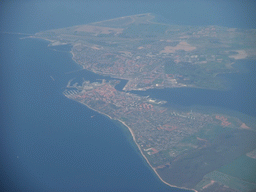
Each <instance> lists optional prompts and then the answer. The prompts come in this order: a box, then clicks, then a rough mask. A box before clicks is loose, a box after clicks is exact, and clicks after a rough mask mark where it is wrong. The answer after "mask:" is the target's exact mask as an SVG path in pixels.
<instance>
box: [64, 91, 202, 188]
mask: <svg viewBox="0 0 256 192" xmlns="http://www.w3.org/2000/svg"><path fill="white" fill-rule="evenodd" d="M65 97H66V96H65ZM67 98H68V97H67ZM68 99H69V98H68ZM72 100H73V99H72ZM74 101H76V100H74ZM76 102H78V103H80V104H82V105H85V106H86V107H88V108H89V109H91V110H93V111H95V112H97V113H99V114H102V115H105V116H107V117H108V118H110V119H111V120H117V121H119V122H120V123H122V124H123V125H124V126H125V127H127V128H128V130H129V132H130V134H131V136H132V138H133V141H134V143H135V144H136V146H137V147H138V149H139V151H140V153H141V155H142V156H143V157H144V159H145V160H146V162H147V163H148V165H149V166H150V167H151V169H152V170H153V171H154V172H155V174H156V175H157V177H158V178H159V179H160V180H161V181H162V182H163V183H164V184H166V185H168V186H169V187H172V188H178V189H184V190H189V191H194V192H198V191H197V190H195V189H189V188H186V187H179V186H176V185H171V184H170V183H167V182H166V181H164V180H163V179H162V178H161V176H160V175H159V174H158V173H157V171H156V168H154V167H153V166H152V165H151V164H150V162H149V160H148V159H147V157H146V156H145V155H144V153H143V151H142V149H141V148H140V146H139V145H138V143H137V142H136V139H135V134H134V133H133V131H132V129H131V128H130V127H129V126H128V125H126V123H125V122H123V121H121V120H119V119H114V118H112V117H111V116H110V115H107V114H105V113H103V112H100V111H98V110H96V109H93V108H92V107H90V106H88V105H87V104H85V103H82V102H79V101H76Z"/></svg>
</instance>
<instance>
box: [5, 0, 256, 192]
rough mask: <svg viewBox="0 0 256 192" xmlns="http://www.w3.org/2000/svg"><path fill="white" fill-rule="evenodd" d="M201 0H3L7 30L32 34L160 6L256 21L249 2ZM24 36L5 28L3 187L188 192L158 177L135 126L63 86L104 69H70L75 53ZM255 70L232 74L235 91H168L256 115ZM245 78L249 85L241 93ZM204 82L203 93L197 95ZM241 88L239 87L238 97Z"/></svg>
mask: <svg viewBox="0 0 256 192" xmlns="http://www.w3.org/2000/svg"><path fill="white" fill-rule="evenodd" d="M178 2H179V3H178ZM194 2H195V3H192V1H161V2H160V3H159V1H157V2H156V1H146V0H145V1H138V2H137V1H109V2H106V1H93V2H92V1H84V2H82V1H78V2H76V3H73V2H72V1H64V2H63V1H54V2H50V1H44V2H43V1H24V2H22V1H1V2H0V9H1V11H0V18H1V19H0V31H8V32H21V33H30V34H31V33H32V34H33V33H35V32H38V31H43V30H47V29H53V28H61V27H68V26H72V25H78V24H85V23H90V22H95V21H100V20H104V19H110V18H114V17H119V16H125V15H131V14H138V13H145V12H152V13H155V14H160V15H161V18H160V19H162V20H165V21H168V22H170V23H172V24H190V25H222V26H227V27H241V28H256V24H255V21H254V18H255V16H256V13H255V12H254V9H253V7H252V6H250V4H249V3H243V4H241V2H242V1H232V3H231V1H225V3H218V2H216V3H214V2H210V1H209V2H208V1H194ZM240 5H243V7H242V6H240ZM109 10H111V11H109ZM216 13H219V14H216ZM245 13H246V14H245ZM234 15H236V18H233V17H234ZM163 18H164V19H163ZM20 37H22V36H20V35H10V34H0V40H1V41H0V43H1V44H0V61H1V65H0V67H1V68H0V69H1V76H0V78H1V79H0V99H1V102H0V115H1V122H0V127H1V129H0V145H1V147H0V154H1V159H0V162H1V167H0V173H1V174H0V181H1V189H4V190H5V191H22V192H23V191H172V192H173V191H182V190H178V189H173V188H170V187H168V186H166V185H165V184H163V183H162V182H161V181H160V180H159V179H158V178H157V177H156V176H155V174H154V173H153V171H152V170H151V169H150V168H149V166H147V164H146V162H145V160H144V159H143V158H142V157H141V156H140V155H139V153H138V151H137V150H136V148H135V147H134V146H133V145H132V144H131V137H130V136H129V134H127V131H124V130H122V129H121V128H120V127H118V126H117V125H116V124H114V123H113V122H111V121H110V120H109V119H108V118H106V117H104V116H102V115H99V114H97V113H96V112H94V111H92V110H89V109H88V108H86V107H84V106H82V105H80V104H78V103H76V102H74V101H71V100H68V99H67V98H65V97H64V96H63V95H62V91H63V89H64V87H65V86H66V83H67V81H68V80H70V79H71V78H73V77H84V78H85V79H88V80H91V81H94V80H96V79H100V78H102V77H101V76H99V75H95V74H93V73H91V72H87V71H78V72H74V73H69V72H70V71H77V70H80V69H81V68H80V67H79V66H78V65H77V64H76V63H74V62H73V61H72V59H71V54H69V53H66V52H57V51H53V50H52V48H49V47H47V44H48V43H47V42H45V41H43V40H38V39H23V40H21V39H20ZM248 65H249V66H252V65H250V64H248ZM251 71H252V72H253V73H251V74H252V75H249V76H248V75H247V76H243V75H242V76H234V77H232V78H233V79H234V81H233V82H234V83H236V84H237V85H238V87H237V88H236V89H235V90H233V92H232V91H231V93H228V94H227V93H224V94H222V93H217V92H213V94H216V95H217V100H216V97H210V99H208V100H207V97H208V96H209V94H212V92H209V91H207V90H194V89H193V90H182V91H181V90H175V91H174V92H171V93H170V91H168V90H167V92H166V93H165V95H167V97H168V98H169V101H173V100H174V102H175V103H178V104H179V105H180V106H190V105H199V106H200V105H204V106H208V105H209V106H216V105H217V106H218V107H224V108H227V109H232V110H235V111H240V112H243V113H246V114H248V115H251V116H255V108H252V105H254V104H255V103H254V100H253V96H252V95H255V94H254V92H253V91H252V87H253V86H254V84H253V82H252V81H253V80H254V78H255V76H254V75H253V74H255V68H251ZM50 76H52V77H53V78H54V79H55V81H53V80H52V78H51V77H50ZM239 78H240V80H242V79H244V78H247V79H245V80H244V81H240V80H239ZM248 83H249V84H250V85H248ZM239 87H240V88H241V90H242V88H244V89H245V88H246V87H247V88H248V89H247V90H246V92H241V91H240V90H239ZM244 89H243V90H244ZM158 91H159V90H158ZM164 91H166V90H164ZM198 91H199V92H200V95H201V98H204V99H203V100H202V99H199V98H197V96H198V95H199V92H198ZM159 93H161V94H159ZM232 93H235V94H236V96H233V97H232V99H231V100H233V101H232V102H230V101H229V100H228V98H229V96H231V95H232ZM152 94H153V96H155V97H157V98H161V97H160V96H161V95H163V94H162V92H157V91H154V93H152ZM168 94H169V96H168ZM218 94H219V96H218ZM170 95H173V96H172V97H170ZM175 95H176V96H175ZM177 95H178V96H177ZM187 95H190V97H188V96H187ZM180 96H181V97H180ZM168 98H167V100H168ZM175 98H176V100H175ZM178 98H179V99H178ZM196 98H197V99H196ZM223 98H224V99H223ZM244 98H246V99H244ZM222 100H224V101H222ZM225 100H226V101H227V102H225ZM241 101H242V103H241ZM184 102H185V103H184ZM246 109H248V110H247V111H246ZM92 116H93V118H92Z"/></svg>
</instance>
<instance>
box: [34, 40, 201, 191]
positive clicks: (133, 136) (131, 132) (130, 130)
mask: <svg viewBox="0 0 256 192" xmlns="http://www.w3.org/2000/svg"><path fill="white" fill-rule="evenodd" d="M31 38H39V39H43V40H46V41H50V42H51V43H53V42H54V40H49V39H45V38H40V37H35V36H31ZM70 53H71V54H72V60H73V61H74V62H75V63H77V64H78V65H80V64H79V63H78V62H76V61H75V59H74V56H75V54H74V52H73V51H72V50H71V51H70ZM126 80H127V79H126ZM65 97H66V96H65ZM67 98H68V97H67ZM68 99H69V98H68ZM72 100H73V99H72ZM74 101H75V100H74ZM77 102H78V101H77ZM78 103H80V104H83V105H85V106H86V107H88V108H89V109H91V110H93V111H95V112H97V113H100V114H102V115H105V116H107V117H109V118H110V119H111V120H118V121H119V122H120V123H122V124H123V125H124V126H125V127H127V128H128V130H129V132H130V134H131V135H132V138H133V141H134V143H135V144H136V145H137V147H138V149H139V151H140V153H141V155H142V156H143V157H144V159H145V160H146V162H147V163H148V165H149V166H150V167H151V169H152V170H153V171H154V172H155V174H156V175H157V177H158V178H159V179H160V180H161V181H162V182H163V183H164V184H166V185H168V186H170V187H172V188H178V189H184V190H190V191H194V192H198V191H197V190H195V189H189V188H186V187H178V186H176V185H171V184H170V183H167V182H166V181H164V180H163V179H162V178H161V176H160V175H159V174H158V173H157V171H156V169H155V168H154V167H153V166H152V165H151V164H150V162H149V160H148V159H147V157H146V156H145V155H144V153H143V151H142V150H141V148H140V146H139V145H138V143H137V142H136V139H135V135H134V133H133V131H132V129H131V128H130V127H129V126H128V125H126V124H125V122H123V121H121V120H119V119H113V118H112V117H111V116H110V115H107V114H105V113H102V112H100V111H98V110H96V109H93V108H92V107H90V106H88V105H87V104H85V103H82V102H78Z"/></svg>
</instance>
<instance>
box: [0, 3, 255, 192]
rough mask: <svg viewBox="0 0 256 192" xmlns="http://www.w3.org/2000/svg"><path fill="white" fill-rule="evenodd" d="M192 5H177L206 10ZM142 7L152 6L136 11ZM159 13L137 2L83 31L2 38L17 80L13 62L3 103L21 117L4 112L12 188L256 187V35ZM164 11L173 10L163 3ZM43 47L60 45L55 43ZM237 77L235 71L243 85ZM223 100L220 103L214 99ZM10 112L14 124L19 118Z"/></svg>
mask: <svg viewBox="0 0 256 192" xmlns="http://www.w3.org/2000/svg"><path fill="white" fill-rule="evenodd" d="M184 2H187V1H184ZM184 2H181V3H180V4H177V3H174V2H172V3H173V6H174V7H175V6H176V7H177V8H178V7H183V8H184V9H188V8H186V7H188V6H191V5H193V7H195V5H199V4H197V3H200V1H198V2H196V3H195V4H190V3H188V2H187V4H184ZM122 3H123V4H122ZM122 3H119V5H122V6H124V5H125V6H127V5H130V4H129V3H127V2H122ZM166 3H167V2H165V4H166ZM201 3H202V2H201ZM48 4H49V3H47V4H45V5H48ZM67 4H68V3H67ZM92 4H93V3H91V4H90V3H87V4H86V5H87V7H88V6H89V7H90V6H92ZM103 4H104V3H103ZM153 4H154V3H153ZM153 4H152V5H151V6H153ZM167 4H168V3H167ZM203 4H204V3H203ZM3 5H5V6H6V5H7V4H4V3H3ZM9 5H10V4H9ZM45 5H44V4H41V3H40V4H37V5H32V4H29V3H28V4H26V6H27V7H31V6H32V7H33V6H35V7H41V6H42V7H43V6H45ZM108 5H112V4H111V3H109V4H108ZM117 5H118V3H117V4H113V6H117ZM142 5H145V2H139V3H138V4H137V7H139V8H141V9H142ZM163 5H164V3H163ZM210 5H211V3H210V4H205V6H206V7H205V8H206V9H209V6H210ZM235 5H238V2H235ZM26 6H25V7H26ZM76 6H77V5H75V7H76ZM151 6H149V5H148V4H147V5H146V6H145V7H144V10H143V9H142V10H140V11H135V12H134V10H133V11H129V9H131V10H132V8H129V6H128V8H129V9H128V11H127V14H125V15H120V12H118V11H117V12H116V14H115V15H108V16H107V17H108V18H107V20H106V19H105V18H104V17H102V18H100V19H99V18H98V19H96V18H92V19H91V20H90V21H89V20H88V21H87V22H84V23H87V24H84V25H81V24H82V23H74V24H75V25H74V26H72V25H73V24H72V22H70V25H68V26H60V27H51V28H55V29H51V28H49V27H47V28H45V30H44V29H41V28H40V27H39V28H40V31H41V32H38V31H39V30H37V31H35V32H36V33H35V34H33V35H32V34H31V33H32V32H29V31H26V30H25V31H20V32H19V33H15V32H12V31H10V32H7V31H6V30H5V31H2V32H4V33H2V34H1V38H3V39H5V41H3V42H4V45H6V48H7V49H6V50H5V49H4V48H3V47H1V52H2V53H5V56H4V57H3V56H2V57H3V61H4V63H5V64H6V63H7V62H9V63H10V64H11V65H10V66H13V68H14V71H13V72H8V70H10V69H9V68H10V67H7V65H6V66H5V67H4V68H3V69H6V70H7V72H8V73H7V74H12V75H3V81H2V83H3V86H2V87H3V88H2V89H3V92H4V93H1V94H3V96H4V97H3V98H4V99H3V101H5V102H6V104H3V103H2V102H1V104H2V106H3V107H2V108H3V109H9V110H10V109H11V110H10V112H7V113H5V112H4V111H3V112H2V113H3V117H4V118H5V119H4V121H3V122H4V124H3V125H4V126H3V127H4V129H3V134H2V135H3V139H1V140H2V142H3V144H4V146H6V147H3V148H2V149H1V150H2V151H3V153H2V154H5V155H4V160H2V164H3V165H4V166H5V167H7V168H8V169H9V171H7V168H4V169H3V174H2V176H1V181H3V182H2V183H3V187H4V189H6V190H7V189H10V190H13V191H15V190H17V189H19V190H22V191H26V190H35V191H40V190H42V191H45V190H51V191H59V190H61V191H65V190H66V191H70V190H78V191H131V190H132V191H183V190H184V191H185V190H193V191H234V192H235V191H248V192H249V191H253V190H255V189H256V177H255V176H256V175H255V170H256V169H255V167H256V158H255V154H256V152H255V150H256V142H255V140H256V132H255V131H256V124H255V116H256V113H255V107H253V106H255V100H254V99H253V94H254V92H253V91H252V90H251V88H252V87H253V85H254V84H255V83H254V82H253V81H254V80H255V78H254V77H255V76H254V74H255V67H254V65H255V58H256V57H255V56H256V47H255V41H256V30H255V29H253V27H251V26H250V28H249V27H247V28H246V27H242V26H240V28H239V26H229V25H224V23H220V25H218V22H216V21H215V22H212V23H204V22H202V21H201V23H200V19H198V20H197V22H198V23H197V22H194V23H193V22H192V23H191V24H190V23H189V19H188V22H187V23H186V22H184V21H185V20H184V21H178V22H177V21H176V23H175V22H174V21H170V20H169V19H170V18H168V19H163V18H162V19H161V20H160V18H161V17H160V16H158V15H157V13H158V12H157V11H156V13H155V12H153V11H152V13H145V12H148V11H151V9H152V7H151ZM201 6H202V5H201ZM215 6H216V7H218V6H220V5H216V4H215ZM233 6H234V4H233ZM216 7H215V8H216ZM53 8H56V5H53ZM215 8H214V7H213V9H215ZM9 9H11V8H9ZM56 9H57V8H56ZM72 9H74V7H73V8H72V7H71V10H72ZM77 9H78V10H79V8H77ZM74 10H75V9H74ZM157 10H158V11H159V10H165V9H164V6H163V7H160V6H159V5H158V6H157ZM5 11H6V13H8V9H7V8H5ZM128 13H129V14H128ZM163 13H164V14H167V12H163ZM192 13H194V11H192ZM177 15H178V14H177ZM237 19H239V18H237ZM7 20H8V19H7ZM7 20H6V19H3V20H2V22H3V23H4V24H5V22H6V21H7ZM100 20H102V21H100ZM237 21H239V20H237ZM231 23H232V22H231ZM206 24H207V25H206ZM229 24H230V23H229ZM3 26H5V27H6V29H8V25H6V24H5V25H3ZM63 27H64V28H63ZM58 28H59V29H58ZM3 29H5V28H3ZM9 29H10V27H9ZM15 31H16V32H17V30H15ZM32 31H33V30H32ZM25 33H26V34H27V33H30V34H31V35H29V34H28V35H26V34H25ZM24 35H26V36H24ZM15 36H16V38H13V37H15ZM17 36H18V37H21V38H20V39H19V38H17ZM39 39H43V40H47V41H48V42H49V41H50V44H49V45H48V47H46V45H47V43H45V42H42V41H40V40H39ZM24 42H25V43H24ZM37 44H39V45H37ZM40 44H42V45H40ZM40 52H42V53H40ZM17 53H18V54H17ZM70 53H71V54H70ZM8 54H9V55H15V56H16V57H17V58H16V57H13V58H12V59H11V58H10V57H8ZM6 55H7V56H6ZM72 60H73V61H72ZM45 63H47V64H45ZM18 69H21V70H18ZM248 70H250V71H248ZM11 71H12V70H11ZM14 74H15V75H14ZM36 74H37V75H36ZM226 74H230V75H234V77H233V79H232V76H228V75H226ZM248 74H249V75H248ZM239 75H240V76H241V77H240V76H239ZM10 78H14V81H13V80H11V79H10ZM15 79H16V80H15ZM15 82H16V83H15ZM31 82H33V83H31ZM245 85H246V86H245ZM239 86H240V87H241V88H239V89H238V87H239ZM10 87H12V88H10ZM15 87H16V90H15V92H14V89H13V88H15ZM163 90H164V91H163ZM166 90H170V91H166ZM171 90H174V91H173V92H172V91H171ZM175 90H177V91H175ZM239 90H240V91H239ZM1 92H2V91H1ZM241 92H245V93H241ZM13 93H15V94H14V95H13ZM148 93H149V94H148ZM161 93H164V94H162V95H161ZM217 93H218V94H219V95H220V96H219V97H214V96H210V95H218V94H217ZM234 93H236V96H232V94H233V95H234ZM147 94H148V95H147ZM168 94H170V95H169V96H168ZM240 94H241V95H240ZM19 95H21V96H22V97H21V98H20V97H19ZM179 95H181V96H180V99H177V102H176V101H174V99H173V98H175V96H176V97H179ZM183 95H191V97H197V99H194V100H193V99H187V98H189V97H185V98H186V102H187V103H188V104H186V105H185V106H183V105H182V103H184V96H183ZM230 95H231V97H232V99H231V100H234V102H235V103H236V104H232V102H231V104H227V105H224V104H221V105H220V104H216V105H214V104H213V103H214V102H213V101H212V100H214V101H216V103H217V102H218V99H219V100H220V99H223V98H229V97H230ZM7 96H9V98H8V97H7ZM64 96H65V97H64ZM205 96H206V97H208V96H209V98H208V100H207V98H205ZM243 96H244V97H243ZM7 98H8V99H7ZM200 98H203V99H200ZM241 98H242V99H241ZM72 100H73V101H75V102H73V101H72ZM243 100H246V101H243ZM10 101H14V103H16V104H17V109H14V104H10ZM19 101H20V102H21V104H18V103H20V102H19ZM195 101H196V102H195ZM204 101H205V102H206V104H204V103H203V102H204ZM170 103H171V104H170ZM219 103H222V102H219ZM224 103H229V101H227V102H225V101H224ZM81 104H82V105H81ZM207 104H208V105H211V106H207ZM240 106H242V107H240ZM11 107H12V108H11ZM221 107H222V108H221ZM233 107H234V108H233ZM65 108H67V109H65ZM243 108H245V110H244V109H243ZM231 110H233V111H231ZM234 110H236V111H234ZM21 111H23V114H22V113H21ZM8 115H13V116H12V117H11V118H10V119H8ZM14 119H15V121H13V120H14ZM54 119H55V120H54ZM11 122H12V123H11ZM7 128H9V129H8V131H7ZM39 133H40V134H39ZM39 135H40V136H39ZM57 135H58V136H57ZM78 135H79V136H78ZM4 136H5V137H4ZM14 138H15V141H14ZM103 138H104V139H103ZM8 140H10V141H12V142H13V143H12V144H10V143H9V142H8ZM25 141H26V142H27V143H26V142H25ZM18 145H20V148H18V147H15V146H18ZM31 145H32V148H31ZM8 146H9V147H8ZM43 146H44V147H43ZM50 148H52V149H50ZM9 149H10V150H9ZM64 154H66V155H64ZM70 157H72V158H70ZM93 162H94V163H93ZM30 163H31V164H30ZM40 166H43V167H42V168H41V169H40V168H39V167H40ZM64 167H65V168H64ZM131 167H134V168H133V169H131ZM135 167H136V168H135ZM52 168H53V169H52ZM47 169H49V170H47ZM50 169H52V170H50ZM10 170H13V171H10ZM45 170H46V171H45ZM60 170H62V171H61V172H62V173H63V174H62V175H58V173H57V172H59V171H60ZM128 170H129V171H128ZM21 175H24V176H25V177H24V178H23V179H22V180H20V178H21ZM39 175H41V176H39ZM49 175H50V177H49ZM32 177H33V178H35V179H32ZM47 177H49V178H47ZM58 177H59V179H57V178H58ZM72 177H74V179H70V178H72ZM7 178H9V179H7ZM18 180H20V181H18ZM68 180H69V182H67V181H68ZM148 181H151V182H149V183H148ZM32 182H34V183H36V184H34V185H32ZM94 182H95V183H98V182H100V183H101V184H100V185H98V186H95V185H94V184H93V183H94ZM161 182H162V183H161ZM13 184H14V185H13Z"/></svg>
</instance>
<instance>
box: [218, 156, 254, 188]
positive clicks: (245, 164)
mask: <svg viewBox="0 0 256 192" xmlns="http://www.w3.org/2000/svg"><path fill="white" fill-rule="evenodd" d="M218 171H220V172H222V173H225V174H228V175H231V176H233V177H237V178H240V179H243V180H244V181H248V182H251V183H256V159H253V158H250V157H247V156H246V155H243V156H241V157H239V158H237V159H236V160H234V161H232V162H231V163H229V164H228V165H225V166H223V167H221V168H220V169H219V170H218Z"/></svg>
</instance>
